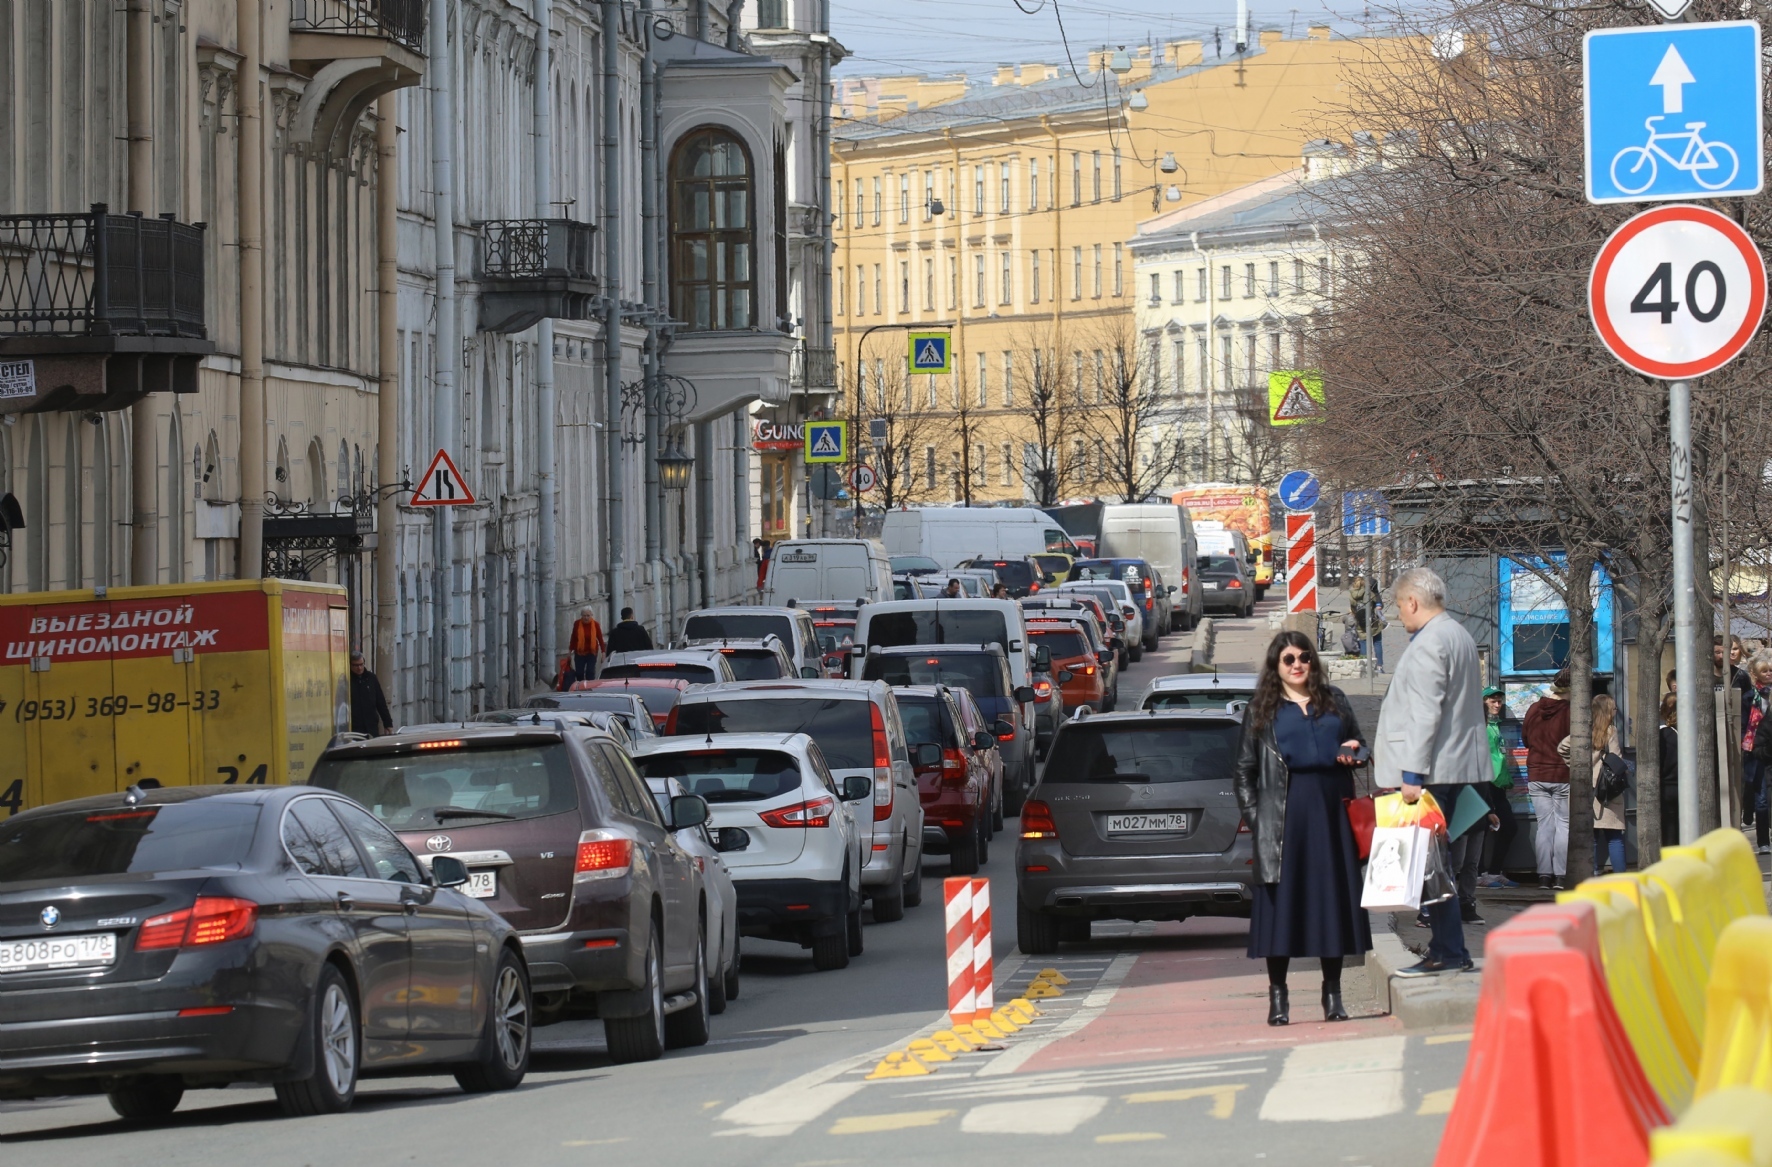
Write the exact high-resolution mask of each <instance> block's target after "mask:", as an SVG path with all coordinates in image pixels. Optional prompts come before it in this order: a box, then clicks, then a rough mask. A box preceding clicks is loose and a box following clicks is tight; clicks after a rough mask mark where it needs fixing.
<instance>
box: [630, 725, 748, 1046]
mask: <svg viewBox="0 0 1772 1167" xmlns="http://www.w3.org/2000/svg"><path fill="white" fill-rule="evenodd" d="M647 720H649V721H650V720H651V719H650V718H648V719H647ZM635 766H636V768H638V769H640V770H642V771H643V770H645V768H646V763H645V761H644V759H641V760H638V761H636V762H635ZM646 789H647V791H648V792H649V793H650V794H651V795H652V800H653V801H654V802H656V803H658V809H659V813H660V814H662V815H665V816H667V817H666V819H665V821H666V822H669V821H670V819H669V815H670V813H671V799H673V798H678V797H681V796H682V795H685V794H692V793H694V792H693V791H692V790H690V789H689V788H688V787H687V786H684V785H683V783H682V782H680V781H679V780H677V779H676V778H654V777H652V776H651V775H647V776H646ZM716 832H718V837H716ZM674 833H675V834H676V836H677V842H678V844H679V845H680V846H682V848H683V850H685V851H687V852H688V853H689V855H690V857H691V858H692V859H694V860H695V866H696V868H697V869H698V870H699V871H700V872H701V886H702V893H703V894H704V895H705V896H706V897H707V908H706V911H707V931H706V934H705V942H706V944H707V952H706V953H705V954H704V958H705V959H706V961H707V970H708V1012H709V1013H724V1012H726V1002H728V1001H735V1000H737V999H738V892H737V891H735V890H734V889H733V886H732V872H731V871H730V870H728V869H727V866H726V860H725V859H724V858H722V853H723V852H726V851H737V850H742V849H743V848H744V847H745V846H748V845H749V843H750V836H749V834H748V833H747V832H746V831H744V829H743V828H740V827H714V826H710V825H709V824H708V823H697V824H696V825H695V826H693V827H684V828H683V829H681V830H679V831H676V832H674Z"/></svg>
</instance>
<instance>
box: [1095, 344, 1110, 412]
mask: <svg viewBox="0 0 1772 1167" xmlns="http://www.w3.org/2000/svg"><path fill="white" fill-rule="evenodd" d="M1106 391H1107V361H1105V360H1103V359H1102V355H1101V350H1100V349H1096V350H1095V404H1097V405H1100V404H1101V402H1102V398H1103V396H1104V394H1105V393H1106Z"/></svg>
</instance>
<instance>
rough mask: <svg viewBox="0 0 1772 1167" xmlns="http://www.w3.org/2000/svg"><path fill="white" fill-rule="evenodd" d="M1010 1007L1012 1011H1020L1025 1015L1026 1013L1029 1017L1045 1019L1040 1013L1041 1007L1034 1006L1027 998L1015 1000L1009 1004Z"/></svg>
mask: <svg viewBox="0 0 1772 1167" xmlns="http://www.w3.org/2000/svg"><path fill="white" fill-rule="evenodd" d="M1009 1007H1010V1008H1011V1009H1020V1010H1021V1011H1022V1012H1023V1013H1026V1014H1027V1015H1028V1016H1029V1017H1043V1016H1045V1014H1043V1013H1041V1012H1040V1007H1039V1006H1038V1005H1036V1004H1034V1003H1033V1002H1032V1001H1030V1000H1028V999H1027V998H1026V997H1017V998H1015V1000H1013V1001H1011V1002H1009Z"/></svg>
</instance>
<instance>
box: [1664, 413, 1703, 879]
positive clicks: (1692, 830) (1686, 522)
mask: <svg viewBox="0 0 1772 1167" xmlns="http://www.w3.org/2000/svg"><path fill="white" fill-rule="evenodd" d="M1667 431H1668V445H1669V447H1670V451H1669V453H1670V459H1671V461H1670V466H1671V470H1672V473H1671V474H1670V477H1671V478H1672V480H1673V535H1674V668H1675V670H1676V672H1677V674H1678V678H1677V681H1678V683H1677V686H1676V688H1675V697H1674V701H1675V714H1674V715H1675V717H1676V718H1677V719H1678V721H1679V725H1678V726H1677V727H1676V732H1677V734H1678V742H1679V752H1678V755H1677V757H1678V759H1679V783H1680V787H1679V789H1680V842H1681V843H1684V844H1688V845H1689V844H1691V843H1692V842H1694V841H1695V840H1696V839H1697V838H1698V836H1699V834H1700V831H1699V823H1698V718H1699V716H1700V713H1699V697H1700V694H1701V693H1703V694H1708V692H1709V689H1710V686H1709V685H1708V684H1705V685H1703V686H1702V687H1701V686H1700V681H1701V680H1704V681H1708V680H1709V674H1710V671H1711V667H1710V662H1709V661H1707V660H1704V659H1702V657H1701V655H1700V645H1699V643H1698V611H1697V609H1698V596H1697V591H1696V587H1695V581H1694V578H1693V562H1692V560H1693V533H1692V383H1691V382H1689V381H1670V382H1668V386H1667Z"/></svg>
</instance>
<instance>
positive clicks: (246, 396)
mask: <svg viewBox="0 0 1772 1167" xmlns="http://www.w3.org/2000/svg"><path fill="white" fill-rule="evenodd" d="M260 7H261V4H260V0H237V2H236V4H235V22H236V27H238V29H239V30H240V31H239V36H240V46H239V47H240V73H239V76H238V83H237V84H236V85H235V86H234V94H235V96H234V100H235V101H237V102H238V103H239V107H240V142H239V154H238V161H237V163H236V166H237V168H238V175H239V186H240V407H239V410H240V411H239V418H240V561H239V564H238V565H237V567H236V568H235V572H236V574H237V575H238V576H239V577H240V578H241V579H259V578H261V577H262V576H263V575H264V573H265V527H264V517H265V241H264V206H263V196H264V125H265V123H264V94H263V90H262V89H261V87H260V83H259V76H258V75H259V67H260V63H261V59H262V57H263V47H264V46H263V44H262V39H263V35H264V32H263V28H262V27H261V25H260V22H259V9H260ZM148 554H150V555H152V554H153V552H152V551H151V550H150V551H149V553H148Z"/></svg>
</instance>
